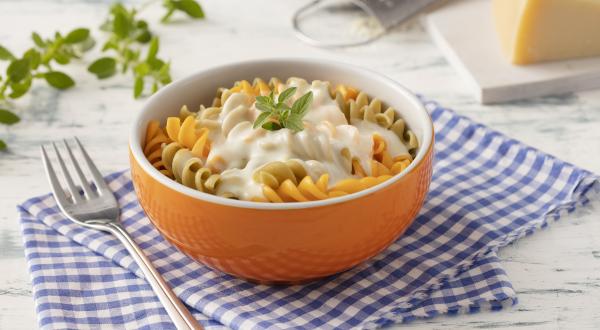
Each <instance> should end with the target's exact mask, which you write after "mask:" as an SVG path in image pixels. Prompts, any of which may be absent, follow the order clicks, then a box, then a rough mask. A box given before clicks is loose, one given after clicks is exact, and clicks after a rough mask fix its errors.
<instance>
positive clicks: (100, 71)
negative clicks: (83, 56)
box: [88, 57, 117, 79]
mask: <svg viewBox="0 0 600 330" xmlns="http://www.w3.org/2000/svg"><path fill="white" fill-rule="evenodd" d="M88 71H89V72H91V73H93V74H95V75H96V77H97V78H98V79H104V78H108V77H111V76H113V75H114V74H115V73H116V72H117V61H116V60H115V59H114V58H112V57H102V58H99V59H97V60H95V61H94V62H92V64H90V66H88Z"/></svg>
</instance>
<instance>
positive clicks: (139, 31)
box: [0, 0, 204, 150]
mask: <svg viewBox="0 0 600 330" xmlns="http://www.w3.org/2000/svg"><path fill="white" fill-rule="evenodd" d="M163 6H164V7H165V9H166V13H165V15H164V16H163V19H162V22H166V21H167V20H168V19H169V18H170V17H171V15H172V14H173V13H174V12H175V11H181V12H183V13H186V14H187V15H188V16H189V17H192V18H194V19H200V18H204V12H203V11H202V7H201V6H200V4H198V3H197V2H196V1H195V0H164V1H163ZM137 13H139V11H138V10H136V9H133V8H132V9H127V8H126V7H125V6H123V5H121V4H118V3H117V4H114V5H112V6H111V8H110V13H109V17H108V19H107V20H106V22H104V24H102V26H101V27H100V29H101V30H104V31H106V32H109V33H110V36H109V39H108V41H107V42H106V43H105V44H104V46H103V47H102V51H103V52H107V51H112V52H114V55H113V56H104V57H101V58H99V59H97V60H95V61H94V62H93V63H92V64H90V65H89V66H88V71H89V72H91V73H93V74H94V75H96V77H98V79H104V78H108V77H111V76H113V75H115V74H116V73H117V72H118V71H119V70H120V71H122V72H123V73H126V72H128V71H132V73H133V75H134V86H133V95H134V97H135V98H138V97H140V96H141V95H142V93H143V91H144V85H145V83H146V82H147V81H148V80H150V83H151V84H152V87H151V91H152V93H154V92H156V91H157V90H158V89H159V88H160V87H161V86H163V85H166V84H168V83H169V82H171V75H170V63H168V62H166V61H164V60H162V59H160V58H158V56H157V55H158V50H159V40H158V37H156V36H154V37H153V35H152V33H151V32H150V29H149V27H148V23H147V22H146V21H144V20H141V19H138V18H137V17H136V15H137ZM31 39H32V40H33V46H32V47H31V48H29V49H28V50H27V51H25V52H24V53H23V55H22V56H21V57H17V56H15V55H14V54H13V53H12V52H11V51H9V50H8V49H7V48H5V47H3V46H1V45H0V61H6V62H8V66H7V69H6V74H5V75H2V73H1V72H0V124H4V125H12V124H15V123H17V122H18V121H19V120H20V119H19V117H18V116H17V115H16V114H15V113H14V112H13V109H14V108H15V105H14V104H13V103H12V102H10V101H9V100H10V99H17V98H20V97H22V96H23V95H25V94H26V93H27V92H28V91H29V90H30V88H31V86H32V82H33V81H34V80H35V79H38V80H42V79H43V80H45V81H46V83H48V84H49V85H50V86H52V87H54V88H56V89H60V90H62V89H68V88H71V87H73V86H75V81H74V80H73V79H72V78H71V77H70V76H69V75H67V74H66V73H64V72H62V71H58V70H56V69H55V65H67V64H69V63H70V62H71V61H72V60H76V59H80V58H81V57H82V55H83V54H84V53H85V52H87V51H88V50H90V49H91V48H92V47H94V44H95V41H94V39H93V38H92V37H91V34H90V30H89V29H86V28H77V29H74V30H72V31H71V32H69V33H67V34H66V35H62V34H61V33H59V32H56V33H55V34H54V37H53V38H47V39H44V38H42V36H40V35H39V34H38V33H36V32H33V33H32V35H31ZM144 44H148V46H147V51H146V54H145V56H141V53H142V46H143V45H144ZM6 148H7V145H6V143H5V142H4V141H3V140H1V139H0V150H4V149H6Z"/></svg>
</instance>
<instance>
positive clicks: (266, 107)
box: [256, 102, 275, 113]
mask: <svg viewBox="0 0 600 330" xmlns="http://www.w3.org/2000/svg"><path fill="white" fill-rule="evenodd" d="M256 109H258V110H259V111H261V112H268V113H271V112H273V111H274V110H275V109H273V106H272V105H270V104H265V103H260V102H256Z"/></svg>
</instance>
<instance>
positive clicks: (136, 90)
mask: <svg viewBox="0 0 600 330" xmlns="http://www.w3.org/2000/svg"><path fill="white" fill-rule="evenodd" d="M143 90H144V77H141V76H137V77H136V78H135V84H134V85H133V97H134V98H136V99H137V98H139V97H140V96H141V95H142V91H143Z"/></svg>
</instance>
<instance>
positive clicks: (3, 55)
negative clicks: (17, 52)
mask: <svg viewBox="0 0 600 330" xmlns="http://www.w3.org/2000/svg"><path fill="white" fill-rule="evenodd" d="M14 59H15V56H14V55H13V54H12V53H11V52H10V51H9V50H8V49H6V48H4V47H2V46H0V60H2V61H12V60H14Z"/></svg>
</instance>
